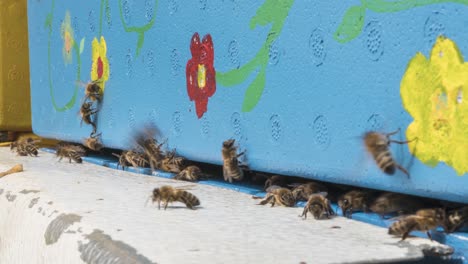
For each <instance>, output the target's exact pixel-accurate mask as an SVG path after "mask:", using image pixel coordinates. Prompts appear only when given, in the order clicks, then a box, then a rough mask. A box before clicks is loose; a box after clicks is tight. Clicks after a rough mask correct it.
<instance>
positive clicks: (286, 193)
mask: <svg viewBox="0 0 468 264" xmlns="http://www.w3.org/2000/svg"><path fill="white" fill-rule="evenodd" d="M254 198H255V199H256V197H254ZM267 203H271V207H273V206H275V204H278V205H281V206H286V207H293V206H294V205H295V204H296V199H294V195H293V194H292V192H291V190H289V189H288V188H282V187H279V186H274V185H273V186H271V187H270V188H268V189H267V194H266V196H265V198H264V199H263V200H262V201H261V202H260V203H259V204H258V205H265V204H267Z"/></svg>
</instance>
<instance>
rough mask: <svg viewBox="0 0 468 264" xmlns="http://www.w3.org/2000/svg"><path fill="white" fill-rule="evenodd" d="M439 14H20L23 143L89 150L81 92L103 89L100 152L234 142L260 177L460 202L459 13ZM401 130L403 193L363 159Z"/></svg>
mask: <svg viewBox="0 0 468 264" xmlns="http://www.w3.org/2000/svg"><path fill="white" fill-rule="evenodd" d="M436 2H437V3H436ZM438 2H439V1H426V2H425V3H424V4H420V3H419V4H418V3H413V2H411V1H396V2H395V1H393V2H382V1H365V2H362V3H360V4H359V3H356V4H355V5H353V4H343V3H342V2H341V1H337V0H334V1H320V2H314V3H311V2H309V1H293V0H286V1H279V0H265V1H256V2H252V1H248V0H235V1H218V2H216V1H206V0H200V1H194V2H193V3H192V2H191V3H190V4H187V3H185V2H184V1H181V0H170V1H157V0H154V1H152V0H146V1H133V0H119V1H109V0H101V1H97V2H86V3H84V2H79V3H78V2H64V1H55V0H41V1H36V0H29V6H28V7H29V9H28V19H29V40H30V56H31V85H32V112H33V129H34V132H35V133H37V134H39V135H41V136H44V137H53V138H59V139H63V140H70V141H81V140H82V139H83V138H85V137H87V136H89V134H90V132H91V127H90V126H85V125H83V126H80V118H79V116H78V115H77V113H78V111H79V107H80V104H81V103H82V101H83V98H84V89H82V88H81V86H80V85H79V84H78V83H79V82H80V81H81V82H88V81H90V80H96V79H99V80H101V81H102V84H103V86H104V87H105V90H104V100H103V102H102V104H101V105H100V110H99V114H98V122H97V130H98V133H101V136H102V141H103V143H104V144H105V145H106V146H107V147H112V148H121V149H126V148H130V147H131V145H130V142H131V141H130V137H131V135H132V132H133V131H134V130H135V129H138V128H139V127H140V126H141V125H142V124H144V123H147V122H153V123H155V124H156V125H157V126H158V128H159V130H160V132H161V135H160V136H161V139H164V138H167V139H168V145H169V148H176V149H177V151H178V152H179V153H180V154H181V155H184V156H186V157H187V158H189V159H193V160H198V161H205V162H211V163H216V164H221V155H220V150H221V145H222V142H223V141H224V140H226V139H228V138H235V139H236V140H237V143H238V144H239V146H240V149H241V150H245V151H246V162H247V163H248V164H249V166H250V167H251V168H252V169H255V170H261V171H268V172H274V173H281V174H286V175H294V176H303V177H309V178H313V179H320V180H324V181H329V182H338V183H345V184H353V185H357V186H364V187H371V188H377V189H383V190H392V191H398V192H403V193H411V194H415V195H421V196H430V197H433V198H440V199H448V200H452V201H465V202H466V201H467V199H468V189H467V186H468V178H467V176H466V175H467V172H468V167H467V166H468V152H467V149H468V142H467V140H468V134H467V133H468V132H467V129H468V125H467V121H466V120H468V118H467V115H468V110H467V104H466V99H464V98H463V95H464V94H466V87H468V85H467V84H468V80H467V78H468V77H467V76H468V72H467V71H468V70H467V66H466V65H467V64H466V63H465V61H464V59H463V55H466V54H468V34H467V33H466V32H465V31H464V30H463V29H464V26H463V25H464V24H463V23H466V22H467V17H468V16H467V14H468V6H467V5H465V4H463V3H443V4H440V3H438ZM449 14H450V15H449ZM399 128H400V129H401V131H400V133H397V134H395V135H394V136H393V138H394V139H395V140H405V139H407V138H408V139H414V138H418V140H417V141H413V142H412V143H411V144H409V145H398V144H392V145H391V146H390V150H391V151H392V153H393V155H394V157H395V160H396V161H397V162H398V163H400V164H402V166H404V167H405V168H407V169H408V170H409V172H410V174H411V178H408V177H406V175H404V174H403V173H401V172H399V171H398V172H397V173H396V174H395V175H393V176H388V175H386V174H384V173H382V172H381V171H380V170H379V168H378V167H377V166H376V164H375V163H374V162H373V160H372V159H371V158H369V155H368V154H367V153H366V151H365V148H364V147H363V141H362V135H363V134H364V133H365V132H366V131H369V130H377V131H381V132H392V131H396V130H397V129H399Z"/></svg>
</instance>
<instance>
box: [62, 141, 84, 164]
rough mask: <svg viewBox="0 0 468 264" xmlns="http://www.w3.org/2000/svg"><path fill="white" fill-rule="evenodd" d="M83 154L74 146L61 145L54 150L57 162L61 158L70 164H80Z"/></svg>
mask: <svg viewBox="0 0 468 264" xmlns="http://www.w3.org/2000/svg"><path fill="white" fill-rule="evenodd" d="M83 154H84V153H83V152H82V151H81V150H80V149H79V148H77V147H76V146H74V145H66V144H61V145H59V146H57V148H56V155H57V157H59V158H60V159H59V161H61V160H62V159H63V158H68V161H69V162H70V163H71V161H72V160H73V161H74V162H76V163H82V162H83V160H82V159H81V157H82V156H83Z"/></svg>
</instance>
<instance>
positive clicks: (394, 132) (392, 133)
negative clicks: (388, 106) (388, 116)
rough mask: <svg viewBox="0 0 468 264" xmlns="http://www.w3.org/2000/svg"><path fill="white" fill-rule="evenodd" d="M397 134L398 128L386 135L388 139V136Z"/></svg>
mask: <svg viewBox="0 0 468 264" xmlns="http://www.w3.org/2000/svg"><path fill="white" fill-rule="evenodd" d="M398 132H400V128H398V130H396V131H393V132H390V133H387V136H388V137H389V136H393V135H395V134H396V133H398Z"/></svg>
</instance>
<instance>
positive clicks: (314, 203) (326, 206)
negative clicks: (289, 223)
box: [299, 192, 335, 220]
mask: <svg viewBox="0 0 468 264" xmlns="http://www.w3.org/2000/svg"><path fill="white" fill-rule="evenodd" d="M308 212H310V213H311V214H312V215H313V216H314V218H315V219H317V220H318V219H321V218H322V217H324V216H325V217H326V218H330V216H332V215H334V214H335V212H334V211H333V209H332V207H331V203H330V200H328V199H327V193H326V192H319V193H314V194H311V195H310V196H309V200H308V201H307V204H306V205H305V206H304V211H302V215H300V216H299V217H304V219H307V213H308Z"/></svg>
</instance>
